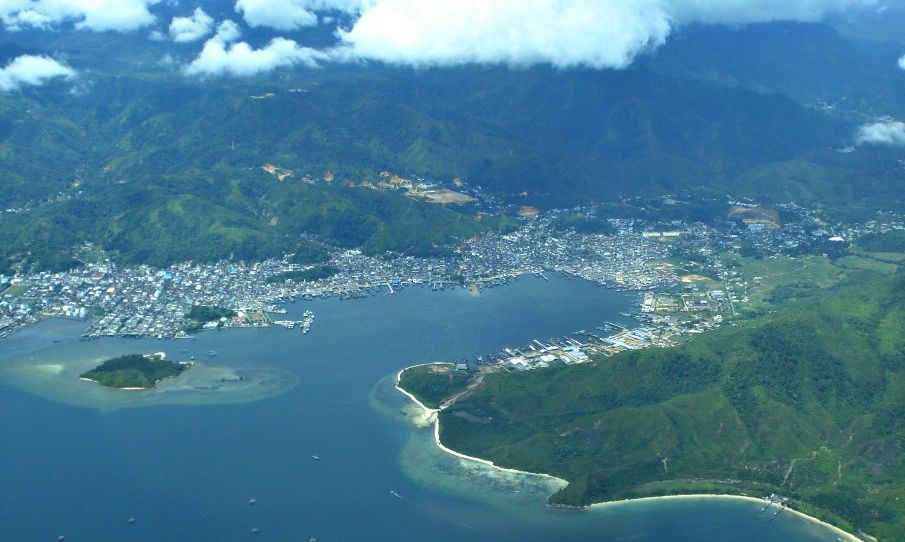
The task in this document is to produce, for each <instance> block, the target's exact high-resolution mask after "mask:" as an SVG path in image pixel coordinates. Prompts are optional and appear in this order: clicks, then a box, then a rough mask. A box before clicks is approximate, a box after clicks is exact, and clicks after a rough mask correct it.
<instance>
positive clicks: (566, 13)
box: [237, 0, 876, 68]
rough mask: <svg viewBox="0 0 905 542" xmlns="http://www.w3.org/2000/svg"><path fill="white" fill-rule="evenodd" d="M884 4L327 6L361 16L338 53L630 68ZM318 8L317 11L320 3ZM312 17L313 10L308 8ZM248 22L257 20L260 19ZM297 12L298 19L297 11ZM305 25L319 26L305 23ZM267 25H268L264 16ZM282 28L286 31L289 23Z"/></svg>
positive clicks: (550, 0) (683, 1)
mask: <svg viewBox="0 0 905 542" xmlns="http://www.w3.org/2000/svg"><path fill="white" fill-rule="evenodd" d="M284 2H285V3H288V4H292V5H293V6H295V9H297V10H304V9H305V8H306V6H309V7H310V2H305V1H304V0H239V1H238V2H237V9H239V4H251V3H254V4H259V5H264V4H266V5H269V6H270V8H271V9H270V10H269V11H268V12H267V13H268V16H269V17H270V18H272V19H274V20H287V19H286V18H287V16H288V15H290V14H291V12H292V10H281V9H279V7H278V6H277V5H278V4H281V3H284ZM875 3H876V0H493V1H487V0H456V1H449V0H364V1H359V2H341V1H338V2H322V3H321V4H330V5H331V7H333V8H335V9H339V10H343V11H346V12H348V13H352V14H354V15H356V16H357V19H356V20H355V21H354V23H353V25H352V27H351V29H348V30H340V31H338V36H339V38H340V40H341V41H342V43H343V48H344V50H342V51H337V52H336V53H335V54H336V55H337V57H338V58H350V57H351V58H356V57H357V58H364V59H373V60H380V61H385V62H389V63H396V64H411V65H452V64H463V63H483V64H496V63H505V64H510V65H530V64H538V63H546V64H551V65H553V66H557V67H571V66H589V67H593V68H621V67H624V66H626V65H628V64H629V63H631V62H632V60H633V59H634V58H635V56H637V55H638V54H639V53H641V52H643V51H646V50H649V49H651V48H654V47H656V46H658V45H660V44H662V43H663V42H664V41H665V40H666V38H667V37H668V36H669V34H670V33H671V31H672V30H673V29H674V28H675V27H676V26H680V25H683V24H688V23H693V22H702V23H714V24H745V23H754V22H763V21H775V20H796V21H813V20H817V19H820V18H821V17H823V16H824V15H826V14H827V13H830V12H833V11H840V10H844V9H847V8H850V7H854V6H866V5H873V4H875ZM311 9H314V8H311ZM308 13H310V11H308ZM245 14H246V20H248V21H249V23H250V24H255V23H252V20H251V19H249V18H248V14H249V12H248V11H246V12H245ZM290 18H291V17H290ZM305 21H306V23H305V24H313V23H310V22H308V21H309V19H305ZM258 24H260V21H258ZM283 28H287V29H288V27H287V26H284V27H283Z"/></svg>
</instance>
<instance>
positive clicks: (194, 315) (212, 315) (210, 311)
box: [185, 305, 236, 324]
mask: <svg viewBox="0 0 905 542" xmlns="http://www.w3.org/2000/svg"><path fill="white" fill-rule="evenodd" d="M235 315H236V311H234V310H232V309H226V308H223V307H204V306H202V305H195V306H194V307H192V308H191V310H189V312H187V313H186V315H185V317H186V318H188V319H189V320H193V321H195V322H198V323H201V324H204V323H206V322H216V321H217V320H220V319H221V318H232V317H233V316H235Z"/></svg>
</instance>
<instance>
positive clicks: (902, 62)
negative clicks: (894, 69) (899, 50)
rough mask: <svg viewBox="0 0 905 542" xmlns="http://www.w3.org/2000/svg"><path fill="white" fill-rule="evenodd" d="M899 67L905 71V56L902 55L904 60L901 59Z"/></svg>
mask: <svg viewBox="0 0 905 542" xmlns="http://www.w3.org/2000/svg"><path fill="white" fill-rule="evenodd" d="M899 67H900V68H902V69H903V70H905V55H902V58H900V59H899Z"/></svg>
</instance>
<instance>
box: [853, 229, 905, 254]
mask: <svg viewBox="0 0 905 542" xmlns="http://www.w3.org/2000/svg"><path fill="white" fill-rule="evenodd" d="M858 245H859V246H860V247H861V248H863V249H864V250H866V251H868V252H905V231H902V230H895V231H890V232H886V233H872V234H869V235H865V236H864V237H862V238H861V239H859V240H858Z"/></svg>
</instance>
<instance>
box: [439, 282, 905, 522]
mask: <svg viewBox="0 0 905 542" xmlns="http://www.w3.org/2000/svg"><path fill="white" fill-rule="evenodd" d="M484 382H485V385H483V386H482V387H480V388H479V389H478V391H476V392H475V393H473V394H471V395H469V396H467V397H465V398H463V399H460V400H459V401H457V402H456V403H455V404H454V405H453V406H451V407H450V408H448V409H446V410H444V411H442V412H441V414H440V422H441V438H442V439H443V441H444V444H446V445H448V446H450V447H452V448H453V449H456V450H459V451H462V452H464V453H467V454H470V455H476V456H479V457H484V458H487V459H491V460H493V461H494V462H495V463H496V464H498V465H501V466H507V467H513V468H519V469H525V470H530V471H534V472H547V473H551V474H554V475H556V476H560V477H563V478H565V479H567V480H569V481H570V485H569V486H568V487H567V488H566V489H564V490H563V491H562V492H560V493H558V494H557V495H554V496H553V497H552V500H553V501H555V502H559V503H568V504H588V503H591V502H595V501H602V500H610V499H616V498H624V497H633V496H640V495H646V494H662V493H672V492H695V491H704V492H712V491H729V492H738V491H749V492H751V491H753V492H755V494H766V493H771V492H773V491H775V492H777V493H781V494H783V495H786V496H790V497H792V498H793V499H794V500H796V501H797V502H796V506H799V507H802V508H804V509H805V510H808V511H809V512H812V513H816V514H818V515H821V516H823V517H827V518H829V519H831V520H833V521H835V522H837V523H838V524H840V525H842V526H845V527H847V528H849V529H863V530H864V531H866V532H869V533H871V534H872V535H874V536H877V537H879V538H880V539H881V540H905V538H903V537H902V533H905V512H903V510H902V508H901V506H900V505H898V504H897V499H905V468H903V467H905V422H903V420H905V410H903V408H905V276H902V275H898V276H895V277H892V278H885V279H881V280H879V281H876V282H870V283H866V284H862V285H858V286H852V287H848V288H846V289H842V290H840V291H838V292H835V293H833V294H831V295H828V296H825V297H823V298H821V299H820V300H818V301H816V302H812V303H808V304H802V305H799V306H795V307H793V308H790V309H787V310H784V311H782V312H781V313H777V314H776V315H771V316H769V317H766V318H762V319H759V320H755V321H751V322H749V323H747V324H744V325H742V326H740V327H738V328H724V329H721V330H719V331H717V332H714V333H713V334H710V335H706V336H703V337H700V338H698V339H696V340H694V341H692V342H690V343H688V344H686V345H684V346H682V347H679V348H675V349H660V350H647V351H641V352H635V353H626V354H622V355H619V356H616V357H613V358H608V359H599V360H596V361H595V362H594V363H592V364H587V365H581V366H573V367H565V368H560V369H549V370H537V371H530V372H527V373H518V374H499V375H495V376H493V377H487V378H485V379H484ZM463 412H467V413H468V414H470V416H463V415H462V413H463ZM457 414H458V415H457ZM488 419H489V420H490V421H489V422H488V423H474V422H472V421H469V420H488ZM727 480H729V481H730V482H728V483H727V482H726V481H727ZM717 481H722V482H717Z"/></svg>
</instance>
